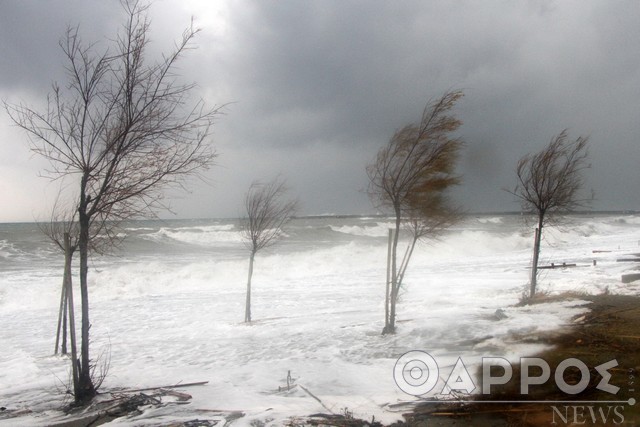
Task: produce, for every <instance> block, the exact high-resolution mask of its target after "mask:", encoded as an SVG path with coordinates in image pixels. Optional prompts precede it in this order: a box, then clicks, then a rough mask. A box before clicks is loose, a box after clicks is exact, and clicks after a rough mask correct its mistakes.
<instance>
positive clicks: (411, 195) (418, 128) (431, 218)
mask: <svg viewBox="0 0 640 427" xmlns="http://www.w3.org/2000/svg"><path fill="white" fill-rule="evenodd" d="M462 96H463V93H462V92H460V91H453V92H447V93H445V94H444V95H443V96H442V97H441V98H440V99H438V100H436V101H433V102H429V103H427V105H426V106H425V108H424V110H423V113H422V118H421V120H420V122H419V123H411V124H408V125H406V126H404V127H403V128H401V129H399V130H398V131H396V132H395V134H394V135H393V137H392V138H391V139H390V140H389V143H388V144H387V145H386V146H384V147H383V148H382V149H380V151H379V152H378V155H377V157H376V160H375V162H374V163H373V164H371V165H369V166H368V167H367V174H368V176H369V188H368V193H369V196H370V197H371V199H372V201H373V202H374V204H375V205H376V207H378V208H382V209H387V208H388V209H391V210H392V212H393V214H394V216H395V227H394V228H393V229H392V230H390V234H389V254H388V259H387V271H388V273H387V290H386V295H385V326H384V329H383V331H382V333H383V334H387V333H394V332H395V319H396V302H397V300H398V295H399V291H400V288H401V286H402V281H403V279H404V276H405V273H406V270H407V266H408V264H409V260H410V258H411V255H412V254H413V250H414V248H415V245H416V242H417V241H418V240H420V239H422V238H426V237H432V236H436V235H437V234H438V233H439V232H441V231H443V230H445V229H446V228H448V227H449V226H451V225H452V224H454V223H455V222H457V221H458V220H459V219H460V217H461V213H460V210H459V209H457V208H455V207H453V206H452V205H451V203H450V201H449V199H448V197H447V190H448V189H449V188H450V187H452V186H454V185H457V184H459V182H460V178H459V176H457V175H456V174H455V173H454V172H455V171H454V169H455V166H456V162H457V159H458V155H459V152H460V149H461V147H462V141H460V140H459V139H457V138H452V137H451V136H450V135H451V134H452V133H453V132H455V131H456V130H457V129H458V128H459V127H460V125H461V124H462V122H461V121H460V120H458V119H457V118H455V117H454V116H453V115H451V114H450V112H451V110H452V109H453V107H454V106H455V104H456V102H457V101H458V100H459V99H460V98H461V97H462ZM403 226H405V228H407V229H408V230H409V231H410V233H411V241H410V243H409V245H408V247H407V249H406V251H405V255H404V257H403V260H402V261H401V262H400V263H398V256H397V252H398V241H399V237H400V232H401V229H402V228H403Z"/></svg>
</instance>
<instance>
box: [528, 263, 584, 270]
mask: <svg viewBox="0 0 640 427" xmlns="http://www.w3.org/2000/svg"><path fill="white" fill-rule="evenodd" d="M566 267H577V264H567V263H566V262H563V263H562V264H555V263H553V262H552V263H551V265H541V266H539V267H538V268H539V269H549V268H566Z"/></svg>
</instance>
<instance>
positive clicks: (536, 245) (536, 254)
mask: <svg viewBox="0 0 640 427" xmlns="http://www.w3.org/2000/svg"><path fill="white" fill-rule="evenodd" d="M542 226H543V217H542V216H539V217H538V228H536V232H535V237H534V242H533V261H532V263H531V264H532V265H531V285H530V290H529V298H533V297H534V296H535V294H536V287H537V285H538V260H539V259H540V242H541V240H542Z"/></svg>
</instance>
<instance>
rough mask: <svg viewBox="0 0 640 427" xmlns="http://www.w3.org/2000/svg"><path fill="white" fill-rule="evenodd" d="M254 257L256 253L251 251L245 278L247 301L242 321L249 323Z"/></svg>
mask: <svg viewBox="0 0 640 427" xmlns="http://www.w3.org/2000/svg"><path fill="white" fill-rule="evenodd" d="M255 257H256V251H255V250H252V251H251V256H250V257H249V277H248V278H247V300H246V303H245V306H244V321H245V322H247V323H251V277H252V276H253V261H254V259H255Z"/></svg>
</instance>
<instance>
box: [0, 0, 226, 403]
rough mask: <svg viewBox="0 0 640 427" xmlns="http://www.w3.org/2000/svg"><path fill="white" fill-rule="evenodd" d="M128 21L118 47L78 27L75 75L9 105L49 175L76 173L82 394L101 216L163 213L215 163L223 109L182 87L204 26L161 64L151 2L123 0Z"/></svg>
mask: <svg viewBox="0 0 640 427" xmlns="http://www.w3.org/2000/svg"><path fill="white" fill-rule="evenodd" d="M121 3H122V6H123V9H124V11H125V13H126V19H125V22H124V24H123V26H122V28H121V31H120V32H119V33H118V35H117V36H116V38H115V39H113V40H111V41H110V42H108V43H109V45H110V47H108V48H106V49H104V50H103V51H100V50H99V47H98V45H97V44H88V45H87V44H84V43H83V42H82V41H81V37H80V34H79V29H78V28H70V29H69V30H68V31H67V33H66V36H65V37H64V38H63V39H62V41H61V42H60V47H61V48H62V52H63V54H64V57H65V59H66V62H67V66H66V70H67V77H68V81H67V84H66V85H64V86H59V85H57V84H54V85H53V90H52V93H51V94H50V95H49V96H48V97H47V108H46V109H45V110H44V111H39V110H35V109H32V108H30V107H28V106H26V105H23V104H19V105H12V104H8V103H6V102H5V108H6V110H7V112H8V114H9V115H10V116H11V119H12V120H13V121H14V122H15V123H16V124H17V125H18V126H19V127H21V128H22V129H24V130H25V131H26V132H27V134H28V135H29V137H30V139H31V146H32V150H33V151H34V152H36V153H37V154H39V155H41V156H43V157H44V158H46V159H48V160H49V161H50V164H51V169H50V170H47V171H45V175H46V176H48V177H49V178H50V179H59V178H61V177H67V178H74V179H75V180H76V184H77V186H78V200H77V204H76V207H77V222H78V230H79V232H78V251H79V255H80V293H81V308H82V328H81V329H82V340H81V360H80V367H79V383H78V385H77V388H76V389H75V393H74V395H75V400H76V402H77V403H82V402H86V401H88V400H90V399H91V398H92V397H93V396H95V394H96V389H95V386H94V384H93V382H92V380H91V370H92V366H91V359H90V357H89V327H90V321H89V293H88V286H87V275H88V256H89V248H90V245H91V241H92V238H93V237H92V233H91V226H92V224H95V223H102V224H106V223H108V222H109V221H121V220H126V219H131V218H136V217H144V216H149V215H154V214H155V212H157V210H158V209H160V208H163V207H165V204H164V203H163V198H164V192H165V190H166V189H167V188H168V187H169V186H172V185H182V184H183V183H184V179H185V178H186V177H188V176H191V175H194V174H197V173H198V172H199V171H200V170H202V169H203V168H207V167H208V166H210V165H212V163H213V160H214V158H215V152H214V151H213V150H212V149H211V148H210V145H209V143H208V139H209V138H208V137H209V135H210V132H211V126H212V124H213V120H214V117H215V116H216V115H217V114H218V109H217V108H212V109H211V108H206V107H205V105H204V102H203V101H197V102H196V103H195V104H193V105H192V106H191V107H188V105H189V104H190V103H189V96H190V93H191V92H192V89H194V87H195V86H194V85H193V84H179V83H178V81H177V71H176V64H177V61H178V60H179V59H180V58H181V57H182V56H183V55H184V53H186V51H187V50H189V49H191V47H192V42H193V39H194V37H195V36H196V34H197V33H198V30H196V29H194V28H193V27H192V26H191V27H189V28H187V29H186V30H185V31H184V33H183V35H182V38H181V39H180V40H179V41H178V42H177V43H176V45H175V46H174V49H173V50H172V51H171V52H170V53H169V54H167V55H165V56H162V58H161V59H160V60H158V61H157V62H150V61H149V60H148V58H147V56H148V55H147V52H148V47H149V39H148V35H149V31H150V27H149V25H150V23H149V19H148V18H147V9H148V5H146V4H144V3H142V2H140V1H137V0H131V1H127V0H122V2H121Z"/></svg>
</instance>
